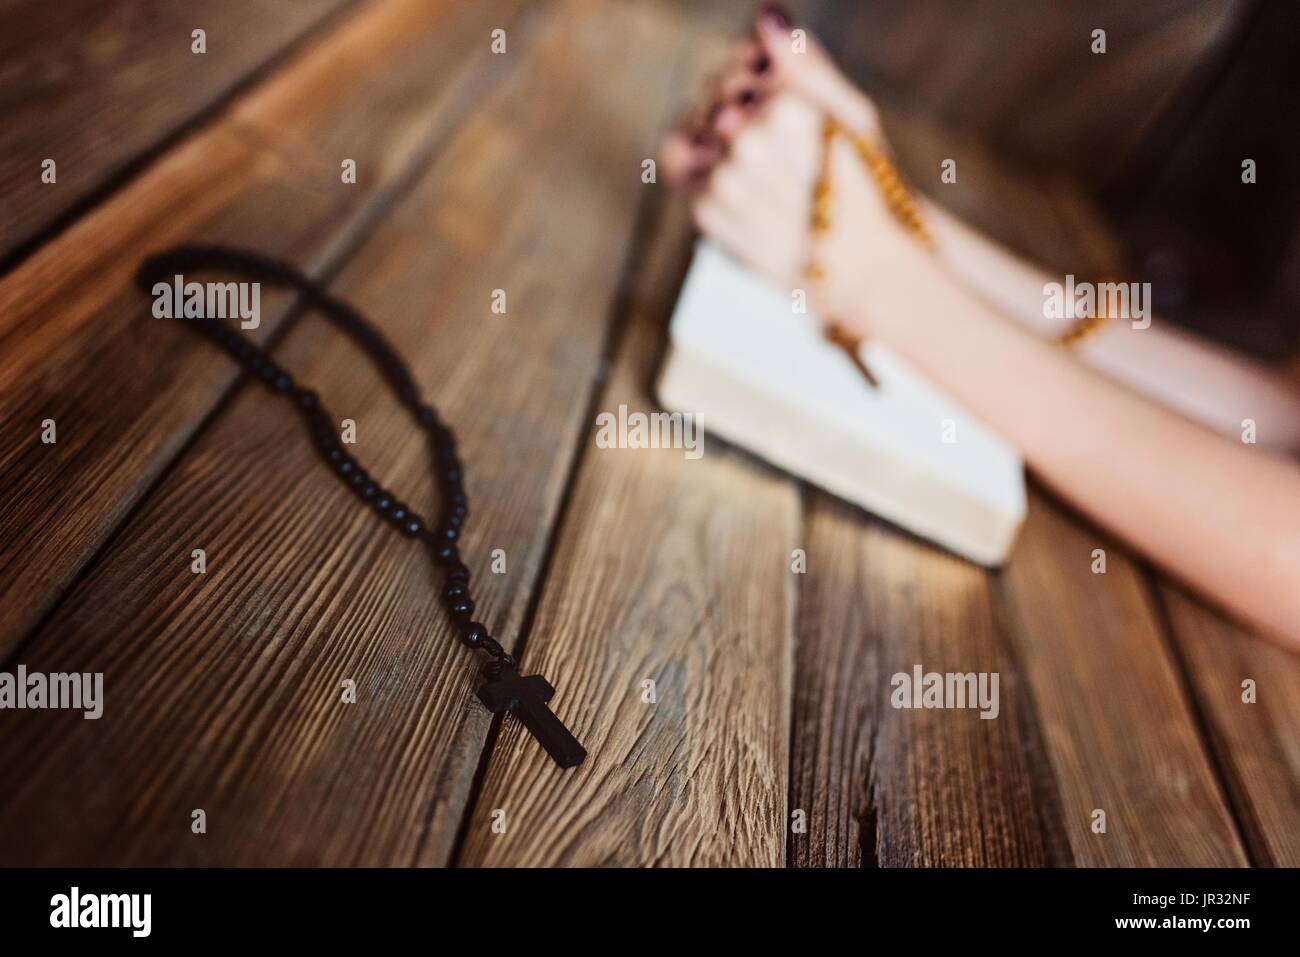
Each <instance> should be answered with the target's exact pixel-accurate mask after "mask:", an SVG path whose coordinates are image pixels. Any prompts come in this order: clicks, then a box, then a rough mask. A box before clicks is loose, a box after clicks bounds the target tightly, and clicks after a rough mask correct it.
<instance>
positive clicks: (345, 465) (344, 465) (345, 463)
mask: <svg viewBox="0 0 1300 957" xmlns="http://www.w3.org/2000/svg"><path fill="white" fill-rule="evenodd" d="M356 467H357V466H356V463H355V462H353V461H352V460H351V459H349V458H343V459H339V460H338V464H337V465H336V466H335V468H336V469H337V470H338V473H339V475H342V476H343V477H345V478H346V477H347V476H349V475H351V474H352V470H353V469H355V468H356Z"/></svg>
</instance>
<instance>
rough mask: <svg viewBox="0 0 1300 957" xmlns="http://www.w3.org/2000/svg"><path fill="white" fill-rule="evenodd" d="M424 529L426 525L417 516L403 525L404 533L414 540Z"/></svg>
mask: <svg viewBox="0 0 1300 957" xmlns="http://www.w3.org/2000/svg"><path fill="white" fill-rule="evenodd" d="M423 529H424V523H423V522H422V521H420V520H419V519H418V518H416V517H415V516H411V517H410V518H408V519H407V520H406V521H405V522H404V523H403V524H402V532H403V534H405V535H409V536H411V537H412V538H414V537H415V536H416V535H419V534H420V532H421V531H422V530H423Z"/></svg>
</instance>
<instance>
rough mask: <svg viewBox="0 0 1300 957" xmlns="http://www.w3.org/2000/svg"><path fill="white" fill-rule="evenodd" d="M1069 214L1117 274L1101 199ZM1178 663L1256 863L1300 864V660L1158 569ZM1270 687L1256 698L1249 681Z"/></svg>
mask: <svg viewBox="0 0 1300 957" xmlns="http://www.w3.org/2000/svg"><path fill="white" fill-rule="evenodd" d="M1053 198H1054V200H1055V202H1056V205H1057V207H1058V209H1059V210H1060V213H1061V220H1062V222H1063V224H1065V227H1066V228H1067V229H1068V230H1069V232H1070V233H1071V235H1072V237H1073V238H1074V239H1075V241H1076V242H1077V243H1078V245H1079V246H1080V247H1081V248H1086V249H1088V250H1091V255H1092V261H1093V263H1094V269H1095V270H1096V272H1095V273H1094V274H1098V275H1101V274H1106V273H1114V272H1115V271H1116V269H1117V268H1118V264H1119V263H1120V262H1121V259H1122V255H1121V250H1120V248H1119V242H1118V240H1117V238H1116V237H1115V235H1114V233H1113V231H1112V230H1111V229H1110V227H1109V226H1108V225H1107V224H1106V222H1105V221H1104V218H1103V217H1102V216H1101V215H1100V214H1099V211H1098V210H1097V209H1096V207H1095V206H1093V205H1092V204H1090V203H1088V202H1087V201H1086V200H1084V199H1083V198H1082V197H1080V196H1079V195H1078V194H1074V193H1071V192H1069V191H1067V190H1062V191H1059V192H1057V193H1056V194H1054V196H1053ZM1156 582H1157V585H1156V589H1157V593H1158V595H1159V597H1160V599H1161V601H1162V603H1163V605H1164V608H1165V610H1166V620H1165V622H1164V624H1167V625H1168V626H1169V628H1168V629H1167V630H1168V631H1170V632H1171V634H1170V640H1171V642H1172V647H1173V651H1174V653H1175V660H1176V661H1178V662H1179V663H1180V664H1181V666H1182V667H1181V675H1182V679H1183V682H1184V685H1185V686H1186V687H1187V688H1188V690H1189V693H1190V694H1191V696H1192V701H1193V705H1194V709H1195V711H1196V713H1197V715H1198V717H1199V719H1200V722H1201V724H1202V726H1203V730H1204V732H1205V734H1204V738H1205V744H1206V746H1207V748H1208V749H1209V750H1210V752H1211V753H1212V756H1213V760H1214V763H1215V770H1216V772H1217V774H1218V775H1219V777H1220V779H1221V781H1222V783H1223V785H1224V787H1225V788H1226V791H1227V795H1228V798H1229V800H1230V801H1231V810H1232V812H1233V816H1234V819H1235V820H1236V822H1237V824H1238V826H1239V828H1240V831H1241V838H1242V840H1243V841H1244V843H1245V847H1246V849H1247V851H1248V852H1249V856H1250V859H1251V860H1252V861H1253V862H1255V863H1264V864H1274V865H1280V866H1288V865H1289V866H1295V864H1296V863H1297V862H1300V751H1297V743H1298V742H1300V662H1297V661H1296V659H1295V657H1294V656H1293V655H1290V654H1288V653H1286V652H1284V651H1282V650H1281V649H1279V648H1276V647H1274V646H1273V645H1271V644H1269V643H1268V642H1266V641H1264V640H1263V639H1261V638H1259V637H1257V636H1255V635H1253V634H1251V633H1250V632H1249V631H1248V630H1247V629H1245V628H1243V627H1241V626H1240V625H1237V624H1236V623H1234V622H1232V621H1230V620H1229V619H1227V618H1226V617H1224V616H1223V615H1222V614H1221V613H1219V612H1217V611H1215V610H1214V609H1212V608H1210V607H1209V606H1208V605H1206V604H1205V603H1204V602H1203V601H1201V600H1200V599H1198V598H1196V597H1194V596H1192V595H1190V594H1189V593H1188V592H1186V591H1185V590H1183V589H1182V588H1181V587H1180V586H1178V585H1175V584H1172V583H1171V582H1169V581H1168V580H1165V579H1163V578H1162V577H1160V576H1158V574H1157V576H1156ZM1247 678H1252V679H1253V680H1254V681H1256V683H1257V684H1261V685H1266V686H1267V694H1264V693H1262V692H1261V694H1260V697H1259V699H1258V701H1257V702H1256V704H1253V705H1248V704H1246V703H1245V702H1243V701H1242V687H1241V683H1242V681H1244V680H1246V679H1247Z"/></svg>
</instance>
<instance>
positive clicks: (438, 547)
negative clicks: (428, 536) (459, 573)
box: [433, 539, 460, 567]
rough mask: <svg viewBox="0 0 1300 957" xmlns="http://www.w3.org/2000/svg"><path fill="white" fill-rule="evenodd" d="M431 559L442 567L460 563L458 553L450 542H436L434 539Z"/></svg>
mask: <svg viewBox="0 0 1300 957" xmlns="http://www.w3.org/2000/svg"><path fill="white" fill-rule="evenodd" d="M433 541H434V549H433V558H434V560H435V561H436V562H437V563H438V564H439V565H443V566H453V567H454V566H455V565H456V563H457V562H459V561H460V551H459V550H458V549H457V548H456V546H455V545H453V544H451V543H450V542H438V540H437V539H434V540H433Z"/></svg>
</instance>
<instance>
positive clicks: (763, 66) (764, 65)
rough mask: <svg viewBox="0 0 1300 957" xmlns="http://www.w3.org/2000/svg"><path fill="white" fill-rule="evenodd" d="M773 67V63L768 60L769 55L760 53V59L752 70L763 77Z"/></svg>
mask: <svg viewBox="0 0 1300 957" xmlns="http://www.w3.org/2000/svg"><path fill="white" fill-rule="evenodd" d="M771 65H772V61H771V60H770V59H769V58H768V55H767V54H766V53H760V54H759V55H758V59H757V60H755V61H754V65H753V67H752V69H753V71H754V72H755V73H758V74H760V75H762V74H764V73H766V72H767V71H768V68H769V67H770V66H771Z"/></svg>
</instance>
